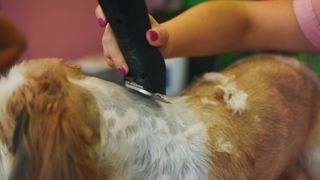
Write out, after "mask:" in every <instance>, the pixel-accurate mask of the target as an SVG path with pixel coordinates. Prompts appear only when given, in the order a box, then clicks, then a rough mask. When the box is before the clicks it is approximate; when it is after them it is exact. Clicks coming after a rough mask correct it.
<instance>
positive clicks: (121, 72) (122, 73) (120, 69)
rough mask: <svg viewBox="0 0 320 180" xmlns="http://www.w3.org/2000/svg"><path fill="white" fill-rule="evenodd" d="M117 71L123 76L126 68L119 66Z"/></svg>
mask: <svg viewBox="0 0 320 180" xmlns="http://www.w3.org/2000/svg"><path fill="white" fill-rule="evenodd" d="M118 73H119V74H120V75H121V76H125V75H126V70H125V69H124V68H123V67H121V68H118Z"/></svg>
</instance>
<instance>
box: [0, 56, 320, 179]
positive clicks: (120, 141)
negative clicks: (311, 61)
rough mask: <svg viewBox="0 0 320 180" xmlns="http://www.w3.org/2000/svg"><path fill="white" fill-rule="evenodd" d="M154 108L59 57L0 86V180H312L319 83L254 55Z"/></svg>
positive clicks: (305, 72)
mask: <svg viewBox="0 0 320 180" xmlns="http://www.w3.org/2000/svg"><path fill="white" fill-rule="evenodd" d="M168 100H169V101H170V103H168V104H167V103H163V102H157V101H153V100H150V99H147V98H145V97H143V96H140V95H139V94H136V93H132V92H130V91H128V90H127V89H125V88H123V87H120V86H118V85H115V84H113V83H111V82H106V81H103V80H100V79H97V78H93V77H87V76H84V75H82V74H81V72H80V69H79V68H78V67H76V66H72V65H64V64H63V63H62V62H61V61H60V60H56V59H42V60H31V61H28V62H24V63H22V64H20V65H17V66H15V67H14V68H13V69H12V70H11V71H10V73H9V74H8V75H7V76H6V77H3V78H1V80H0V160H1V162H0V179H1V180H2V179H3V180H7V179H9V180H17V179H19V180H27V179H28V180H38V179H39V180H40V179H41V180H43V179H45V180H87V179H90V180H104V179H112V180H206V179H210V180H212V179H218V180H225V179H230V180H233V179H238V180H246V179H254V180H256V179H259V180H270V179H277V178H291V177H292V174H298V173H300V175H301V176H303V177H304V178H307V176H308V177H309V178H310V179H315V180H316V179H320V172H319V171H318V170H317V168H318V167H320V113H319V112H320V84H319V80H318V79H317V77H316V75H315V74H314V73H313V72H312V71H311V70H310V69H308V68H307V67H305V66H304V65H303V64H302V63H300V62H298V61H297V60H295V59H292V58H289V57H284V56H274V55H262V56H254V57H251V58H247V59H245V60H241V61H239V62H237V63H236V64H234V65H232V66H231V67H229V68H227V69H226V70H224V71H223V72H222V73H221V74H219V73H208V74H205V75H204V76H203V78H201V79H199V80H197V81H196V82H194V84H193V85H192V86H191V87H190V88H188V89H187V90H186V91H185V92H184V93H183V95H182V96H179V97H173V98H168Z"/></svg>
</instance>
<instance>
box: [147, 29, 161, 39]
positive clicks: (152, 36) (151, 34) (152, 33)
mask: <svg viewBox="0 0 320 180" xmlns="http://www.w3.org/2000/svg"><path fill="white" fill-rule="evenodd" d="M148 36H149V38H150V40H151V41H156V40H158V38H159V36H158V33H157V32H155V31H153V30H150V31H148Z"/></svg>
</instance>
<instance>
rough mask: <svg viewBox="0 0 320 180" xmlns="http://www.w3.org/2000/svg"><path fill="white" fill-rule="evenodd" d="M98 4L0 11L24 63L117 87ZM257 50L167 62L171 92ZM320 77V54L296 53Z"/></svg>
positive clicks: (76, 0)
mask: <svg viewBox="0 0 320 180" xmlns="http://www.w3.org/2000/svg"><path fill="white" fill-rule="evenodd" d="M203 1H205V0H146V3H147V6H148V9H149V12H150V13H151V14H152V15H153V16H154V17H155V19H157V20H158V21H159V22H163V21H166V20H168V19H170V18H172V17H174V16H176V15H177V14H179V13H181V12H182V11H184V10H185V9H187V8H190V7H192V6H194V5H196V4H198V3H201V2H203ZM96 6H97V1H96V0H54V1H52V0H0V10H1V12H2V13H4V14H5V15H6V16H7V17H8V18H9V19H10V20H12V22H13V23H14V24H15V25H16V26H17V27H18V28H19V29H20V30H21V32H22V33H23V34H24V35H25V37H26V39H27V44H28V45H27V49H26V51H25V52H24V53H23V55H22V56H21V57H20V60H24V59H31V58H32V59H33V58H43V57H59V58H63V59H65V60H66V61H71V62H74V63H78V64H80V65H81V66H82V68H83V70H84V72H85V73H87V74H89V75H94V76H97V77H100V78H104V79H106V80H111V81H114V82H116V83H121V82H122V79H121V77H119V75H118V74H117V72H116V71H115V70H112V69H110V68H108V67H107V65H106V63H105V62H104V60H103V57H102V46H101V35H102V32H103V29H102V28H100V27H99V25H98V22H97V20H96V18H95V13H94V11H95V7H96ZM252 53H254V52H243V53H224V54H220V55H215V56H209V57H202V58H188V57H179V58H175V59H172V60H169V61H166V64H167V94H168V95H170V96H173V95H177V94H178V93H179V92H180V91H181V90H182V89H183V88H184V87H185V86H186V85H187V84H188V83H189V82H190V81H191V80H192V79H194V78H195V77H198V76H200V75H201V74H203V73H205V72H208V71H219V70H221V69H223V68H225V67H226V66H228V65H229V64H231V63H232V62H234V61H235V60H236V59H238V58H240V57H244V56H247V55H250V54H252ZM294 55H295V56H297V57H298V58H300V59H301V60H303V61H305V62H307V63H308V64H310V65H311V66H312V67H313V68H314V69H315V70H316V71H317V73H318V74H319V75H320V55H310V54H307V53H303V52H301V53H296V54H294Z"/></svg>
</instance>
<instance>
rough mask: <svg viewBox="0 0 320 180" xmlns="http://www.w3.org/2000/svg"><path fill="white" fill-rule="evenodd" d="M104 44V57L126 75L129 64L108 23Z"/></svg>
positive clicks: (103, 38) (109, 63)
mask: <svg viewBox="0 0 320 180" xmlns="http://www.w3.org/2000/svg"><path fill="white" fill-rule="evenodd" d="M102 46H103V52H104V57H105V58H106V61H107V63H108V65H109V66H111V67H113V68H116V69H118V71H119V73H120V74H121V75H125V74H126V73H127V72H128V66H127V64H126V62H125V59H124V57H123V55H122V53H121V51H120V48H119V45H118V43H117V40H116V38H115V36H114V33H113V31H112V29H111V27H110V25H109V24H107V25H106V28H105V31H104V33H103V37H102ZM120 71H121V72H120Z"/></svg>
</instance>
